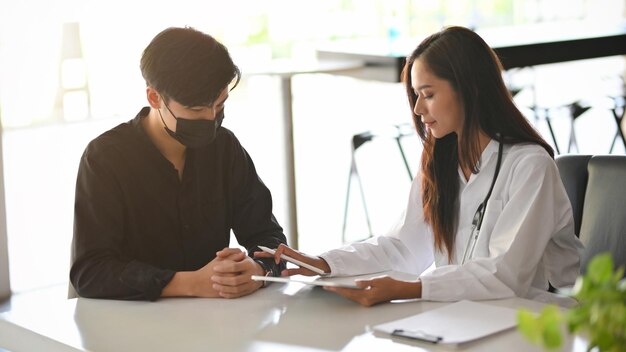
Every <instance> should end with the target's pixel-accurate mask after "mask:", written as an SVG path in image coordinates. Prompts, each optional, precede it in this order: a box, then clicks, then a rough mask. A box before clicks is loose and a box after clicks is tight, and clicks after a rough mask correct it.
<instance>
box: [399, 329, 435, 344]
mask: <svg viewBox="0 0 626 352" xmlns="http://www.w3.org/2000/svg"><path fill="white" fill-rule="evenodd" d="M391 335H392V336H399V337H405V338H409V339H412V340H418V341H425V342H430V343H438V342H440V341H441V340H443V338H442V337H441V336H436V335H432V334H429V333H426V332H424V331H421V330H404V329H394V330H393V332H391Z"/></svg>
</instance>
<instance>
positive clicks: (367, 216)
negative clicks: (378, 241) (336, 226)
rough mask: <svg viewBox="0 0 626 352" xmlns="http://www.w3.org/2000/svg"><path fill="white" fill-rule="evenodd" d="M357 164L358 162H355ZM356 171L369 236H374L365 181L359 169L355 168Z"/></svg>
mask: <svg viewBox="0 0 626 352" xmlns="http://www.w3.org/2000/svg"><path fill="white" fill-rule="evenodd" d="M355 165H356V164H355ZM354 170H355V171H356V172H355V176H356V179H357V181H359V190H360V191H361V203H362V204H363V211H364V212H365V221H366V222H367V231H368V235H369V236H368V237H372V236H373V235H374V233H373V232H372V224H371V222H370V213H369V211H368V210H367V203H366V202H365V192H363V183H362V182H361V175H359V172H358V170H357V169H356V167H355V169H354Z"/></svg>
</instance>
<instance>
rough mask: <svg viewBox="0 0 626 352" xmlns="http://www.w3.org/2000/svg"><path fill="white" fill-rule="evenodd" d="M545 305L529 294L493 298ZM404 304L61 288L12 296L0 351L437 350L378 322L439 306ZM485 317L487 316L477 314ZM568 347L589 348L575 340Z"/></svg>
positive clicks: (293, 288) (512, 344) (514, 343)
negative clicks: (119, 295)
mask: <svg viewBox="0 0 626 352" xmlns="http://www.w3.org/2000/svg"><path fill="white" fill-rule="evenodd" d="M487 303H489V304H494V305H498V306H506V307H514V308H518V307H526V308H529V309H531V310H535V311H537V310H539V309H540V308H541V306H542V304H541V303H538V302H534V301H529V300H525V299H519V298H515V299H506V300H498V301H487ZM444 304H445V303H436V302H428V301H420V300H414V301H404V302H393V303H387V304H381V305H378V306H374V307H369V308H366V307H361V306H359V305H357V304H356V303H353V302H351V301H348V300H346V299H344V298H342V297H340V296H337V295H335V294H332V293H330V292H326V291H324V290H323V289H321V288H319V287H313V286H307V285H304V284H296V283H292V284H288V285H284V284H273V285H270V286H269V287H268V288H265V289H262V290H259V291H258V292H256V293H254V294H252V295H250V296H247V297H243V298H240V299H234V300H226V299H200V298H169V299H161V300H159V301H156V302H134V301H115V300H95V299H86V298H78V299H70V300H67V299H64V298H63V296H62V294H60V293H59V292H58V290H57V291H50V292H48V291H42V292H33V293H28V294H20V295H15V296H14V297H13V298H12V299H11V301H10V302H9V303H8V304H5V305H4V307H5V308H4V312H3V313H0V347H2V348H7V349H9V350H11V351H35V350H46V351H173V350H177V351H208V350H212V351H364V350H380V351H383V350H384V351H438V350H449V349H450V347H449V346H437V345H431V344H427V343H419V342H412V341H409V340H404V339H399V340H398V339H391V338H390V337H389V336H380V335H379V334H375V333H373V332H372V331H371V327H373V326H374V325H377V324H380V323H384V322H387V321H391V320H395V319H400V318H404V317H407V316H411V315H414V314H417V313H420V312H423V311H427V310H430V309H433V308H437V307H440V306H442V305H444ZM477 319H480V317H477ZM456 349H458V350H463V351H466V350H467V351H497V350H505V349H506V350H508V351H532V350H536V351H539V350H540V349H538V348H536V347H534V346H531V345H530V344H529V343H528V342H526V341H525V340H524V339H523V337H522V336H521V335H520V334H519V333H518V332H517V331H516V330H514V329H513V330H508V331H505V332H502V333H499V334H496V335H493V336H490V337H488V338H484V339H481V340H478V341H475V342H472V343H468V344H463V345H460V346H457V348H456ZM564 350H570V351H571V350H580V351H584V350H585V343H584V341H583V340H581V339H580V338H577V337H576V338H573V337H569V338H568V340H567V341H566V347H565V349H564Z"/></svg>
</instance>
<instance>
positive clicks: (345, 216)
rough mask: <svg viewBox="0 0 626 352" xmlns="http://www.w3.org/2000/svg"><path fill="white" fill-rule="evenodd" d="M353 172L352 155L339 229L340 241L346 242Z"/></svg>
mask: <svg viewBox="0 0 626 352" xmlns="http://www.w3.org/2000/svg"><path fill="white" fill-rule="evenodd" d="M353 174H354V155H352V162H351V164H350V173H349V174H348V189H347V191H346V204H345V206H344V208H343V226H342V230H341V243H346V226H347V224H348V205H349V204H350V188H352V175H353Z"/></svg>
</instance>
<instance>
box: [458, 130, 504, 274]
mask: <svg viewBox="0 0 626 352" xmlns="http://www.w3.org/2000/svg"><path fill="white" fill-rule="evenodd" d="M499 139H500V140H499V141H498V143H499V145H498V162H497V164H496V171H495V172H494V174H493V179H492V180H491V186H490V187H489V192H488V193H487V196H486V197H485V200H483V202H482V203H480V205H479V206H478V209H476V213H474V219H473V220H472V231H471V232H470V236H469V238H468V239H467V245H466V246H465V252H464V253H463V260H462V261H461V265H463V264H465V261H466V260H468V259H470V258H471V257H472V255H474V249H475V248H476V242H478V236H479V235H480V227H481V226H482V224H483V218H484V217H485V209H486V208H487V202H488V201H489V197H491V191H493V186H494V185H495V184H496V180H497V179H498V173H499V172H500V164H502V147H503V144H502V138H499ZM468 250H469V252H468Z"/></svg>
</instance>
